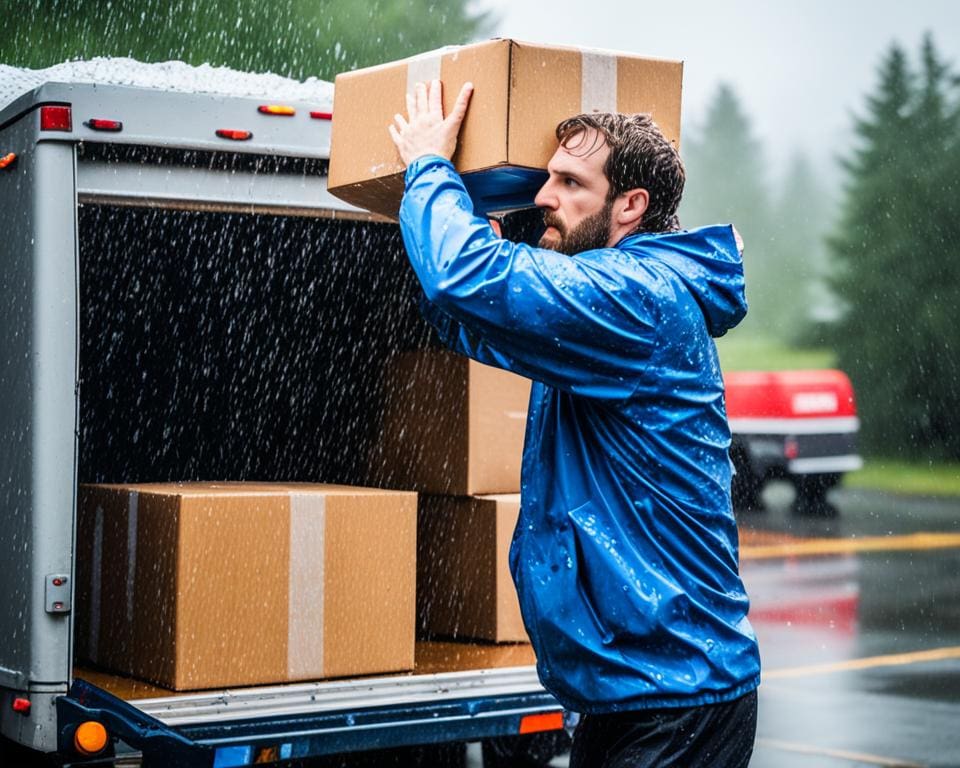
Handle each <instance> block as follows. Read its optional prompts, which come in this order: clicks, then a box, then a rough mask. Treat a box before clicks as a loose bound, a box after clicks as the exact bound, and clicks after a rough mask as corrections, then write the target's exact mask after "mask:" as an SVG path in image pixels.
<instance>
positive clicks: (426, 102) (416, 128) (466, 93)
mask: <svg viewBox="0 0 960 768" xmlns="http://www.w3.org/2000/svg"><path fill="white" fill-rule="evenodd" d="M472 93H473V84H472V83H464V86H463V88H461V89H460V95H459V96H457V103H456V104H454V105H453V111H451V112H450V114H449V115H447V117H446V118H444V116H443V101H442V99H441V96H442V94H443V85H442V84H441V83H440V81H439V80H433V81H431V82H430V83H429V85H428V84H425V83H417V84H416V86H415V87H414V92H413V94H409V93H408V94H407V113H408V118H409V119H404V117H403V115H399V114H398V115H394V118H393V119H394V122H395V125H390V126H389V127H388V130H389V131H390V137H391V138H392V139H393V143H394V144H396V145H397V150H399V152H400V159H401V160H403V162H404V164H405V165H410V163H412V162H413V161H414V160H416V159H417V158H418V157H423V156H424V155H440V156H441V157H445V158H446V159H447V160H449V159H451V158H452V157H453V153H454V152H455V151H456V149H457V136H458V135H459V133H460V125H461V123H463V118H464V115H466V114H467V105H468V104H469V103H470V95H471V94H472Z"/></svg>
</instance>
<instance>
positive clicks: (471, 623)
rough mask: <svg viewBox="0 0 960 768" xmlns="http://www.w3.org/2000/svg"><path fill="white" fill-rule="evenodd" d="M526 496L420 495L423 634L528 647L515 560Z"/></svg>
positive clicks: (419, 575) (420, 622) (419, 599)
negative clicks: (522, 499)
mask: <svg viewBox="0 0 960 768" xmlns="http://www.w3.org/2000/svg"><path fill="white" fill-rule="evenodd" d="M519 513H520V494H503V495H496V496H461V497H451V496H424V497H421V501H420V510H419V520H418V523H417V541H418V544H417V629H418V630H419V631H420V632H421V633H422V634H424V635H427V636H434V635H436V636H440V637H453V638H475V639H480V640H492V641H494V642H527V641H528V638H527V632H526V630H525V629H524V627H523V619H522V618H521V616H520V604H519V602H518V601H517V593H516V589H515V588H514V585H513V579H512V578H511V576H510V565H509V562H508V557H509V553H510V541H511V539H512V538H513V529H514V528H515V527H516V525H517V516H518V515H519Z"/></svg>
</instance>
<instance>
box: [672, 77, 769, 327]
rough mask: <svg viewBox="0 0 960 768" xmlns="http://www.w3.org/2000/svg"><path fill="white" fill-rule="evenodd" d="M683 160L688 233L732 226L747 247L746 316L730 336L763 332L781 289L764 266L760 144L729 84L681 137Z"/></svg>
mask: <svg viewBox="0 0 960 768" xmlns="http://www.w3.org/2000/svg"><path fill="white" fill-rule="evenodd" d="M683 157H684V163H685V165H686V170H687V183H686V189H685V191H684V196H683V204H682V205H681V208H680V220H681V223H682V224H683V226H685V227H688V228H692V227H697V226H701V225H704V224H715V223H733V224H734V225H735V226H736V227H737V229H738V230H739V231H740V233H741V235H742V236H743V239H744V242H745V245H746V251H745V253H744V264H745V269H746V275H747V300H748V302H749V304H750V311H749V314H748V315H747V320H746V321H744V323H742V324H741V326H740V327H739V328H738V329H737V330H736V331H734V333H738V334H741V333H743V334H750V333H763V332H764V331H765V329H766V328H769V326H770V322H771V319H772V318H773V317H774V315H775V313H776V310H777V304H778V301H779V297H778V295H777V294H778V293H779V292H780V290H782V286H779V287H778V286H777V283H776V275H775V270H773V269H771V264H770V262H769V236H770V235H769V233H770V206H769V203H768V196H767V190H766V182H765V178H766V174H765V170H766V166H765V163H764V159H763V152H762V148H761V145H760V142H759V141H758V140H757V139H756V138H755V137H754V136H753V131H752V127H751V125H750V121H749V119H748V118H747V116H746V115H745V113H744V111H743V109H742V107H741V105H740V101H739V99H738V98H737V95H736V93H735V92H734V91H733V89H732V88H731V87H730V86H729V85H726V84H721V85H720V86H719V88H718V89H717V92H716V94H715V95H714V97H713V99H712V100H711V102H710V106H709V108H708V110H707V117H706V121H705V123H704V125H703V127H702V129H701V130H700V131H699V132H698V134H696V135H694V136H692V137H687V136H685V137H684V139H683Z"/></svg>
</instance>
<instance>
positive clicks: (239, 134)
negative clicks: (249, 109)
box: [217, 128, 253, 141]
mask: <svg viewBox="0 0 960 768" xmlns="http://www.w3.org/2000/svg"><path fill="white" fill-rule="evenodd" d="M217 136H219V137H220V138H221V139H230V140H231V141H247V140H249V139H252V138H253V132H252V131H235V130H233V129H230V128H220V129H218V130H217Z"/></svg>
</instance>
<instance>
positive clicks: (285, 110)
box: [257, 104, 297, 117]
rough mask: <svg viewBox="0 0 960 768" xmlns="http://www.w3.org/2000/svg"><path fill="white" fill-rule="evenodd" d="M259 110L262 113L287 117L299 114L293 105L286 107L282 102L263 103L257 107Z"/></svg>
mask: <svg viewBox="0 0 960 768" xmlns="http://www.w3.org/2000/svg"><path fill="white" fill-rule="evenodd" d="M257 112H259V113H260V114H262V115H285V116H287V117H293V116H294V115H295V114H297V110H295V109H294V108H293V107H284V106H281V105H280V104H263V105H261V106H259V107H257Z"/></svg>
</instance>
